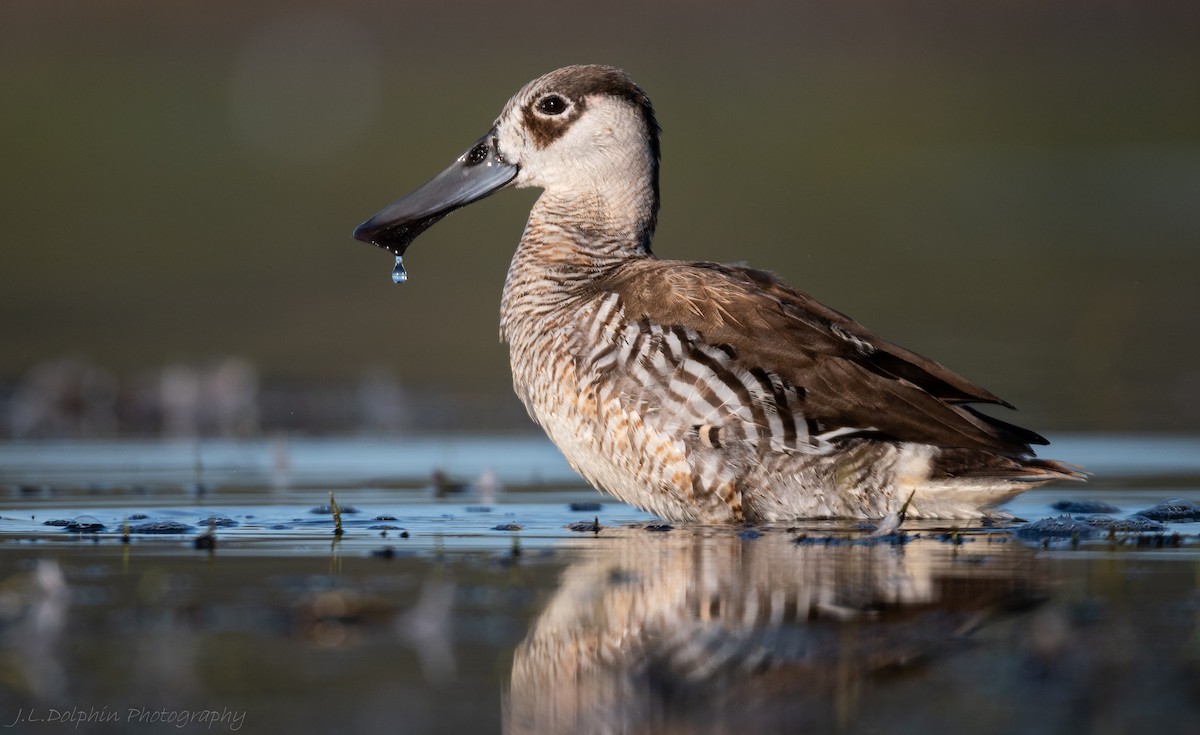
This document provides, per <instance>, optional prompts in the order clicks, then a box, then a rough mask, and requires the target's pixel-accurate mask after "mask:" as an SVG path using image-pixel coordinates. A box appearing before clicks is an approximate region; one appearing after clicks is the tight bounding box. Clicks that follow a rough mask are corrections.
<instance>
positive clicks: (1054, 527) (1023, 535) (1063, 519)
mask: <svg viewBox="0 0 1200 735" xmlns="http://www.w3.org/2000/svg"><path fill="white" fill-rule="evenodd" d="M1103 533H1104V529H1102V528H1100V527H1099V526H1094V525H1092V524H1090V523H1088V522H1087V521H1083V520H1079V519H1078V518H1072V517H1071V516H1067V515H1062V516H1058V517H1057V518H1043V519H1041V520H1040V521H1034V522H1033V523H1026V524H1025V525H1024V526H1019V527H1018V528H1015V529H1013V532H1012V534H1013V535H1014V536H1016V537H1017V538H1019V539H1023V540H1025V541H1043V540H1050V539H1085V538H1096V537H1098V536H1100V535H1102V534H1103Z"/></svg>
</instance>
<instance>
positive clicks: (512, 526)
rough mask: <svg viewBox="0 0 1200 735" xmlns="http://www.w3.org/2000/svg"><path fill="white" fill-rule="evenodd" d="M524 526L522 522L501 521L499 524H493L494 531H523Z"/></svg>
mask: <svg viewBox="0 0 1200 735" xmlns="http://www.w3.org/2000/svg"><path fill="white" fill-rule="evenodd" d="M524 528H525V527H524V526H522V525H521V524H520V523H501V524H500V525H499V526H492V530H493V531H521V530H523V529H524Z"/></svg>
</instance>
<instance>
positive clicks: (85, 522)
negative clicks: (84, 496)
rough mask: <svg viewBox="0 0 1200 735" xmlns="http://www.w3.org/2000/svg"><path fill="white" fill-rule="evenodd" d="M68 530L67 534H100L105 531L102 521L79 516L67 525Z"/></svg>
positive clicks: (91, 517)
mask: <svg viewBox="0 0 1200 735" xmlns="http://www.w3.org/2000/svg"><path fill="white" fill-rule="evenodd" d="M66 529H67V533H100V532H101V531H104V530H105V528H104V524H103V523H101V522H100V519H99V518H95V517H93V516H79V517H78V518H75V519H74V520H72V521H71V522H70V523H68V524H66Z"/></svg>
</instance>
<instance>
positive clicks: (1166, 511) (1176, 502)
mask: <svg viewBox="0 0 1200 735" xmlns="http://www.w3.org/2000/svg"><path fill="white" fill-rule="evenodd" d="M1134 515H1139V516H1142V517H1143V518H1149V519H1150V520H1152V521H1167V522H1170V523H1192V522H1195V521H1200V505H1197V504H1196V503H1193V502H1192V501H1190V500H1184V499H1183V498H1170V499H1168V500H1164V501H1163V502H1161V503H1159V504H1158V505H1156V506H1154V507H1153V508H1147V509H1146V510H1140V511H1138V512H1137V513H1135V514H1134Z"/></svg>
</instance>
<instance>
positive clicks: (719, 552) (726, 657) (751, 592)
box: [506, 530, 1039, 733]
mask: <svg viewBox="0 0 1200 735" xmlns="http://www.w3.org/2000/svg"><path fill="white" fill-rule="evenodd" d="M622 535H624V536H625V538H619V539H609V541H610V543H608V544H605V545H604V546H603V547H601V548H599V549H597V546H596V545H592V546H589V547H588V548H587V551H586V552H585V553H590V556H589V557H588V558H587V559H586V560H583V561H580V562H578V563H576V564H574V565H573V566H571V567H570V568H568V569H567V571H566V572H565V573H564V575H563V579H562V581H561V584H560V586H559V590H558V592H557V593H556V594H555V596H554V598H553V599H552V600H551V602H550V604H549V605H548V606H547V607H546V609H545V611H544V612H543V613H542V614H541V616H540V617H539V619H538V620H537V621H536V623H535V624H534V626H533V628H532V630H531V631H530V633H529V634H528V636H527V637H526V639H525V640H524V641H523V642H522V643H521V645H520V646H519V647H518V648H517V650H516V653H515V659H514V662H513V671H512V683H511V689H510V692H509V694H508V701H507V705H508V706H507V712H506V720H507V725H508V731H509V732H511V733H567V732H571V733H581V732H646V733H650V732H684V731H686V732H747V731H754V730H752V729H751V730H748V729H747V728H758V729H760V730H763V729H765V730H767V731H777V730H778V731H789V732H790V731H798V730H801V729H811V730H812V731H814V732H831V731H834V730H840V729H845V726H846V724H847V722H848V721H849V720H850V719H852V715H853V713H854V712H855V711H856V710H857V709H858V708H861V707H864V706H869V703H868V702H866V701H864V700H865V699H866V697H865V696H864V691H863V690H864V685H865V684H867V683H871V682H882V681H886V680H889V679H892V678H895V677H900V678H903V677H905V675H906V674H907V673H908V672H911V671H915V670H918V669H920V668H921V667H926V666H931V665H937V662H938V661H939V660H941V659H942V658H944V657H946V656H948V655H950V654H952V653H953V652H954V651H955V650H957V649H959V648H961V647H962V646H964V645H965V644H966V642H967V641H968V640H969V638H970V636H971V634H972V633H973V632H975V631H976V630H978V629H979V628H980V627H981V626H983V625H985V624H987V623H988V622H990V621H992V620H995V619H998V618H999V617H1003V616H1004V615H1005V614H1008V613H1011V612H1012V611H1015V610H1021V609H1025V608H1028V607H1031V606H1032V605H1034V604H1036V602H1037V601H1038V599H1039V593H1038V591H1037V590H1036V589H1035V588H1034V586H1033V585H1034V584H1035V583H1034V580H1036V579H1037V576H1036V574H1035V573H1034V571H1033V569H1032V566H1033V565H1034V564H1035V563H1036V561H1035V560H1034V559H1033V557H1032V555H1030V554H1028V553H1026V552H1024V550H1022V549H1017V548H1009V546H1008V545H1006V544H997V543H989V542H988V540H987V539H986V538H982V537H981V538H978V539H975V540H974V541H975V542H974V543H968V544H965V545H962V546H957V545H953V544H950V543H941V542H938V541H934V540H923V539H917V540H913V541H910V542H909V543H907V544H904V545H891V544H887V543H877V544H867V543H863V542H859V543H851V542H840V543H834V544H828V545H827V544H826V543H824V542H823V541H820V540H818V541H816V542H815V543H814V542H813V540H811V539H808V540H803V541H801V542H800V543H797V542H796V541H795V537H793V536H792V535H791V534H786V533H783V532H776V533H767V534H764V535H762V536H761V537H759V538H757V539H753V540H746V539H742V538H739V537H738V536H736V535H734V534H733V533H732V532H728V533H726V532H723V531H715V530H708V531H696V532H687V531H682V532H680V531H676V532H673V533H672V534H670V536H668V537H665V538H664V537H659V536H658V535H657V534H656V535H654V537H653V538H647V534H645V533H644V532H641V531H629V532H624V533H623V534H622ZM930 696H935V697H936V696H937V693H936V692H931V693H930Z"/></svg>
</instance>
